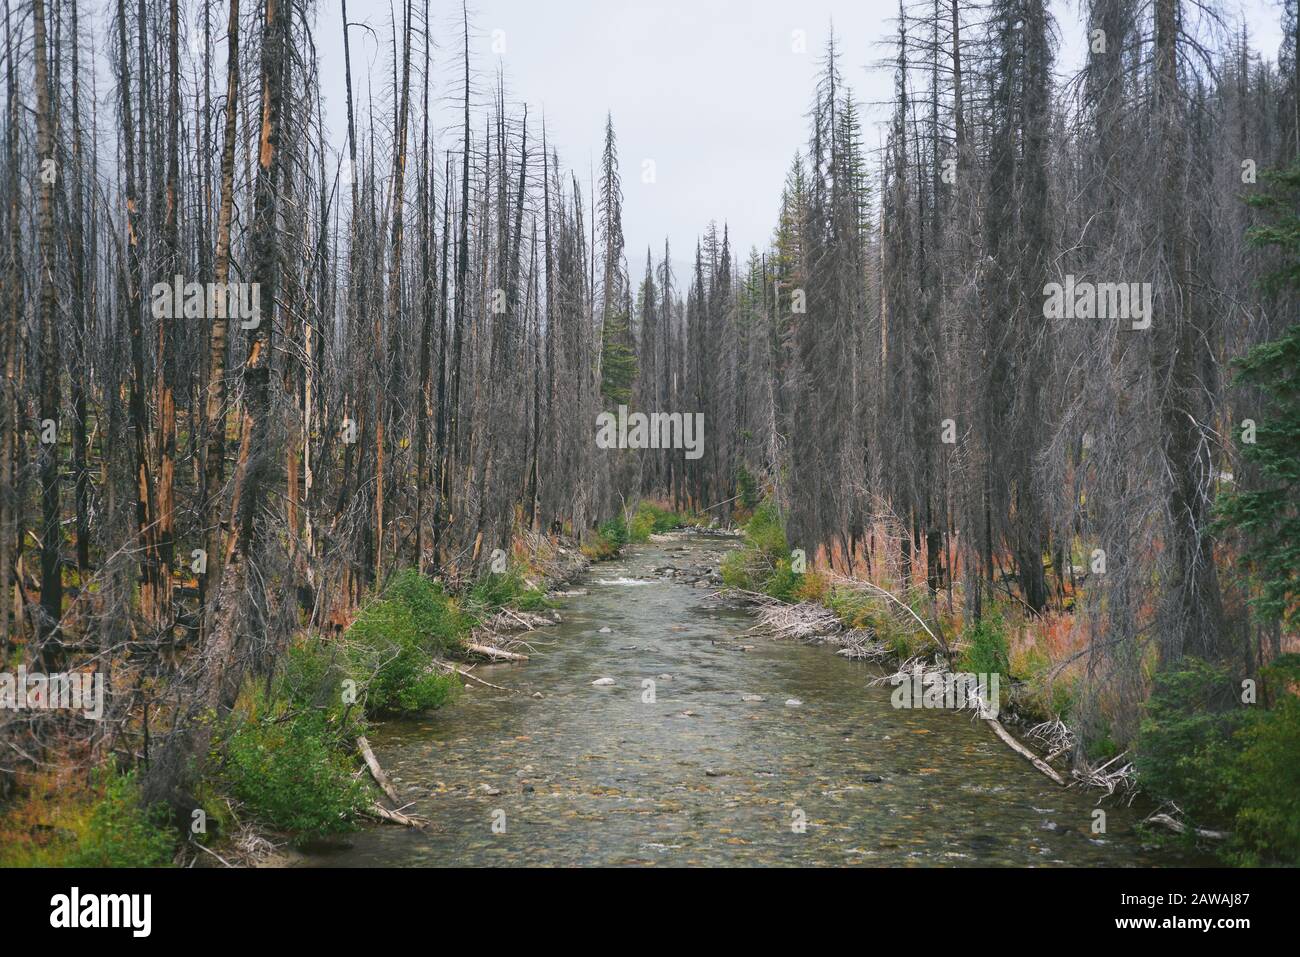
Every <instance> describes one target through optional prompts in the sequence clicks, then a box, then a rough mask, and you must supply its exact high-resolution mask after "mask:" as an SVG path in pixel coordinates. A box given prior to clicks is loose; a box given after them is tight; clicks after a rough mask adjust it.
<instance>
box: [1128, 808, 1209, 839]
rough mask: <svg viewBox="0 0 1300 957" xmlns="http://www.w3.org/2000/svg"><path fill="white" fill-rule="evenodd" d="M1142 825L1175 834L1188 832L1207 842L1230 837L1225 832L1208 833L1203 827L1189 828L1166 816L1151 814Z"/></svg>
mask: <svg viewBox="0 0 1300 957" xmlns="http://www.w3.org/2000/svg"><path fill="white" fill-rule="evenodd" d="M1142 823H1143V824H1156V825H1158V826H1160V827H1163V828H1167V829H1168V830H1170V831H1173V832H1174V833H1175V834H1186V833H1187V832H1188V831H1189V830H1190V831H1193V832H1195V834H1196V836H1197V837H1200V838H1204V839H1205V840H1207V841H1224V840H1227V839H1228V837H1229V836H1230V835H1229V834H1228V832H1227V831H1210V830H1207V829H1205V828H1203V827H1195V828H1190V827H1188V826H1187V825H1186V824H1184V823H1183V822H1182V821H1179V820H1176V819H1175V818H1172V817H1170V816H1169V815H1168V814H1152V815H1151V816H1150V817H1149V818H1147V819H1146V820H1145V821H1143V822H1142Z"/></svg>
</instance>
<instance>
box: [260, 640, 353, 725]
mask: <svg viewBox="0 0 1300 957" xmlns="http://www.w3.org/2000/svg"><path fill="white" fill-rule="evenodd" d="M349 662H350V658H349V656H348V654H347V644H346V642H338V641H328V640H326V639H324V638H322V637H320V636H319V635H309V636H308V637H307V638H305V639H303V640H301V641H298V642H295V643H294V644H293V645H291V646H290V647H289V653H288V654H287V655H286V656H285V660H284V667H283V670H282V671H281V673H280V676H279V678H278V679H277V680H276V684H275V692H276V694H275V696H276V698H277V699H283V700H285V701H286V702H287V703H288V704H289V705H290V706H291V707H293V708H297V709H299V710H306V709H308V708H311V709H314V710H322V711H327V712H329V713H330V715H331V717H332V718H333V719H334V720H341V719H342V714H343V709H344V703H343V682H344V681H345V680H346V679H347V678H348V677H349V676H350V674H349Z"/></svg>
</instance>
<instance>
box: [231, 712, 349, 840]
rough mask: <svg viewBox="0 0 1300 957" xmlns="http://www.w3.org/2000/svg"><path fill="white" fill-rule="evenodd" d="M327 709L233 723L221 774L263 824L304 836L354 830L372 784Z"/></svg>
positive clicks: (247, 717) (242, 718)
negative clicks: (356, 767) (363, 778)
mask: <svg viewBox="0 0 1300 957" xmlns="http://www.w3.org/2000/svg"><path fill="white" fill-rule="evenodd" d="M340 743H341V742H340V741H339V740H338V732H337V730H336V728H335V727H334V726H332V725H331V724H330V723H329V720H328V718H327V716H326V715H325V714H324V713H323V712H319V711H304V712H290V711H287V710H285V709H283V708H281V709H277V710H275V711H272V712H268V713H267V714H265V715H263V716H258V715H256V714H253V715H243V716H238V715H237V716H235V717H233V718H232V719H231V726H230V730H229V733H228V734H227V737H226V740H225V743H224V755H223V756H222V757H224V760H223V761H222V770H221V775H222V779H223V782H224V783H225V784H226V786H227V787H228V788H229V789H230V791H231V793H232V794H233V795H234V796H235V797H237V798H238V799H239V800H241V801H243V802H244V803H245V804H246V805H247V807H248V809H249V811H250V812H251V813H252V815H253V816H254V817H255V818H256V819H257V820H259V821H261V822H262V823H263V824H266V825H268V826H270V827H273V828H276V829H279V830H284V831H289V832H292V833H294V834H297V835H300V836H303V837H318V836H321V835H324V834H334V833H338V832H341V831H346V830H349V829H350V828H351V826H352V820H353V818H355V816H356V815H357V814H358V813H359V812H360V810H361V809H362V808H363V807H365V806H366V805H367V803H368V799H367V797H366V786H365V784H364V782H362V781H361V780H360V779H359V778H357V777H354V776H353V773H352V772H353V770H354V767H353V762H352V761H351V760H350V759H349V758H348V757H347V756H346V754H345V753H344V752H343V750H342V749H341V748H340V747H339V744H340Z"/></svg>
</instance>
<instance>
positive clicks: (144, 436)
mask: <svg viewBox="0 0 1300 957" xmlns="http://www.w3.org/2000/svg"><path fill="white" fill-rule="evenodd" d="M117 37H118V50H117V55H118V61H117V62H118V89H119V91H120V92H121V108H122V156H123V167H124V168H123V186H124V189H125V199H126V246H125V250H124V252H125V256H126V268H125V275H124V277H123V281H124V283H125V295H124V297H123V298H124V301H125V306H126V314H127V329H128V330H129V333H130V336H131V389H130V412H129V415H130V420H131V430H132V438H133V440H134V451H135V472H136V476H135V477H136V488H135V518H136V528H137V530H138V535H139V544H140V610H141V613H142V614H143V615H144V618H145V621H148V622H155V621H157V609H158V595H159V592H160V591H161V583H160V578H161V572H162V567H161V564H160V562H159V561H158V550H157V532H156V529H155V525H154V514H155V513H154V494H153V479H152V474H153V473H152V471H151V470H150V466H149V449H148V429H149V411H148V409H147V408H146V406H145V397H144V325H143V319H142V316H141V314H140V310H141V291H140V281H141V278H140V246H139V239H140V233H139V226H140V207H139V195H138V193H137V187H136V177H135V172H136V171H135V140H134V136H133V131H134V130H135V120H134V114H133V112H132V104H131V68H130V66H129V65H128V64H127V49H128V47H127V42H126V3H125V0H118V3H117Z"/></svg>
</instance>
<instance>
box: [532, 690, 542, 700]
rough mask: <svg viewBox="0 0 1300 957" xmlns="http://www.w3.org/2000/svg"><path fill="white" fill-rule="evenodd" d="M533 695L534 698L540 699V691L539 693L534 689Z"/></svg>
mask: <svg viewBox="0 0 1300 957" xmlns="http://www.w3.org/2000/svg"><path fill="white" fill-rule="evenodd" d="M533 697H534V698H538V699H540V698H541V697H542V693H541V692H540V691H534V692H533Z"/></svg>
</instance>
